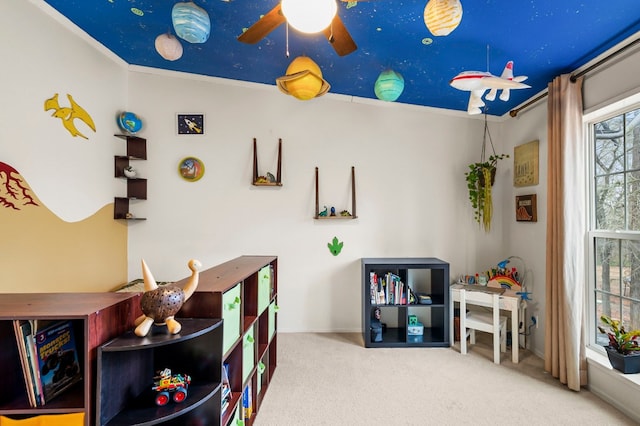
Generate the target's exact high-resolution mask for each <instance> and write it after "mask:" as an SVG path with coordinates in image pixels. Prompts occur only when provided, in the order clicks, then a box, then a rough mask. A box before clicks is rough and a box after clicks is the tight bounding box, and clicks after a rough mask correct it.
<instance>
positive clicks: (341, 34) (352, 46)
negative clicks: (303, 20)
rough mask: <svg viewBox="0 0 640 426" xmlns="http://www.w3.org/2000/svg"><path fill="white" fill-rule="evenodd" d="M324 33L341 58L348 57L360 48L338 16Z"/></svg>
mask: <svg viewBox="0 0 640 426" xmlns="http://www.w3.org/2000/svg"><path fill="white" fill-rule="evenodd" d="M322 33H323V34H324V36H325V37H326V38H327V40H329V43H331V46H333V49H334V50H335V51H336V53H337V54H338V55H340V56H345V55H348V54H349V53H351V52H354V51H355V50H356V49H357V48H358V46H356V43H355V41H353V39H352V38H351V34H349V31H347V28H346V27H345V26H344V24H343V23H342V19H340V17H339V16H338V15H337V14H336V16H335V17H334V18H333V21H332V22H331V25H329V26H328V27H327V28H325V29H324V30H323V31H322Z"/></svg>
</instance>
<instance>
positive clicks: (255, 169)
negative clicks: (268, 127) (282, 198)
mask: <svg viewBox="0 0 640 426" xmlns="http://www.w3.org/2000/svg"><path fill="white" fill-rule="evenodd" d="M281 168H282V139H278V168H277V171H276V176H275V178H276V180H275V182H269V181H267V182H263V181H262V180H261V179H259V178H261V177H262V178H264V176H259V175H258V150H257V147H256V138H253V180H252V181H251V183H252V184H253V185H255V186H282V174H281Z"/></svg>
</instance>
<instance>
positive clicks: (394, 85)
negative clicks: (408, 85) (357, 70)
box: [373, 70, 404, 102]
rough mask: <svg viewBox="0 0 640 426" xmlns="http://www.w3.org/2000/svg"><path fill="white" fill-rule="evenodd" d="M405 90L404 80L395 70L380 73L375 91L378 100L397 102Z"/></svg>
mask: <svg viewBox="0 0 640 426" xmlns="http://www.w3.org/2000/svg"><path fill="white" fill-rule="evenodd" d="M403 90H404V78H403V77H402V75H401V74H400V73H398V72H396V71H394V70H385V71H382V72H381V73H380V75H379V76H378V79H377V80H376V83H375V85H374V86H373V91H374V92H375V94H376V96H377V97H378V99H380V100H383V101H388V102H393V101H395V100H397V99H398V98H399V97H400V95H401V94H402V92H403Z"/></svg>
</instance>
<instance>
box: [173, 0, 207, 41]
mask: <svg viewBox="0 0 640 426" xmlns="http://www.w3.org/2000/svg"><path fill="white" fill-rule="evenodd" d="M171 20H172V22H173V29H174V31H175V32H176V34H177V36H178V37H180V38H181V39H183V40H185V41H188V42H189V43H204V42H205V41H207V40H208V39H209V32H210V31H211V20H210V19H209V14H208V13H207V11H206V10H204V9H203V8H201V7H200V6H197V5H196V4H195V3H193V2H180V3H176V4H174V5H173V9H171Z"/></svg>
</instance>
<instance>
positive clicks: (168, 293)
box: [135, 259, 202, 337]
mask: <svg viewBox="0 0 640 426" xmlns="http://www.w3.org/2000/svg"><path fill="white" fill-rule="evenodd" d="M200 267H202V265H201V264H200V262H199V261H197V260H194V259H191V260H190V261H189V269H191V277H190V278H189V281H188V282H187V284H186V285H185V287H184V289H181V288H180V287H176V286H172V285H165V286H162V287H158V284H157V283H156V280H155V279H154V278H153V275H151V271H150V270H149V268H148V267H147V264H146V263H145V261H144V259H143V260H142V277H143V278H144V293H143V294H142V298H141V299H140V307H141V308H142V313H143V314H142V315H141V316H139V317H138V318H137V319H136V320H135V325H136V328H135V333H136V335H137V336H140V337H144V336H146V335H147V334H148V333H149V330H150V329H151V326H152V325H153V324H156V325H166V326H167V329H168V330H169V333H171V334H178V333H180V330H181V329H182V326H181V325H180V323H179V322H178V321H176V320H175V318H174V315H175V314H177V313H178V311H179V310H180V308H181V307H182V304H183V303H184V302H186V301H187V300H188V299H189V298H190V297H191V295H192V294H193V293H194V291H195V290H196V287H198V278H199V273H198V269H199V268H200Z"/></svg>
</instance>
